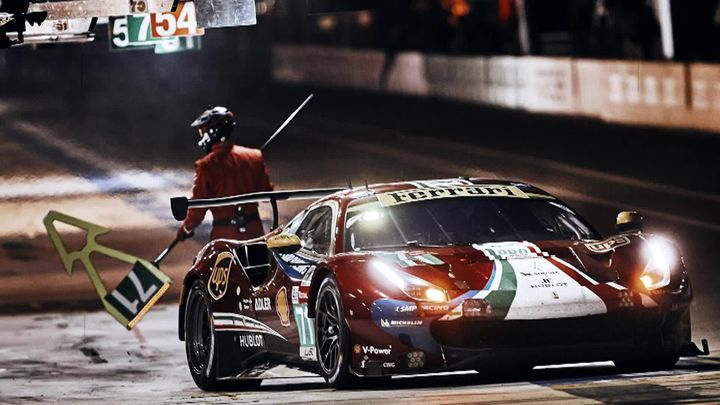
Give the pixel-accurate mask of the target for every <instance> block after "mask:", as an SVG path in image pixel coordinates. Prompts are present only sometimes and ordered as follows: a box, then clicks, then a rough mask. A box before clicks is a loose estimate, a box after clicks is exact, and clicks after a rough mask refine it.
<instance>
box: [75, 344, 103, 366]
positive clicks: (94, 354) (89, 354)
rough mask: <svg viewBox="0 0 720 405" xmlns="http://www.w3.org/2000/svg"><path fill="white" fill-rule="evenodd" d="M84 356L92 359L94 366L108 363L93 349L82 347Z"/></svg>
mask: <svg viewBox="0 0 720 405" xmlns="http://www.w3.org/2000/svg"><path fill="white" fill-rule="evenodd" d="M80 351H81V352H82V354H84V355H85V356H87V357H89V358H90V361H91V362H92V363H93V364H99V363H107V362H108V361H107V360H105V359H103V358H102V357H100V353H98V351H97V350H95V349H94V348H92V347H81V348H80Z"/></svg>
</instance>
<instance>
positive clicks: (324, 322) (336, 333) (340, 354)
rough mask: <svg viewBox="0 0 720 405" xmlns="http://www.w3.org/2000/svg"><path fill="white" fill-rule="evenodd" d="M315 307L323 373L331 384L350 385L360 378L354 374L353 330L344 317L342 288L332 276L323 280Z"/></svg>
mask: <svg viewBox="0 0 720 405" xmlns="http://www.w3.org/2000/svg"><path fill="white" fill-rule="evenodd" d="M315 307H316V310H315V336H316V339H315V341H316V346H317V354H318V362H319V363H320V372H321V374H322V376H323V378H325V381H326V382H327V383H328V384H329V385H330V386H332V387H334V388H348V387H350V386H352V385H354V382H355V380H356V379H357V378H356V377H355V376H353V375H352V374H350V363H351V362H352V355H351V353H350V330H349V328H348V327H347V323H346V321H345V317H344V316H343V314H344V311H343V306H342V299H341V297H340V289H339V288H338V286H337V282H336V281H335V279H334V278H333V277H332V276H327V277H326V278H325V279H324V280H323V281H322V282H321V283H320V288H319V290H318V295H317V301H316V304H315Z"/></svg>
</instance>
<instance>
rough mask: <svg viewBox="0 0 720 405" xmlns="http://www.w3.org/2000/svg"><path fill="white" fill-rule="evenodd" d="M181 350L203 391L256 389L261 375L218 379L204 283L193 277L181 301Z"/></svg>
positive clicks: (193, 376) (209, 310) (210, 319)
mask: <svg viewBox="0 0 720 405" xmlns="http://www.w3.org/2000/svg"><path fill="white" fill-rule="evenodd" d="M184 327H185V354H186V356H187V362H188V368H189V369H190V374H191V375H192V378H193V380H194V381H195V384H196V385H197V386H198V388H200V389H202V390H204V391H236V390H243V389H256V388H258V387H259V386H260V384H261V383H262V379H247V380H218V379H217V374H216V370H215V369H216V366H217V363H216V362H215V359H216V358H217V354H218V353H217V347H216V346H215V341H216V339H215V328H214V327H213V324H212V309H211V307H210V299H209V298H208V293H207V290H206V289H205V283H203V282H202V281H201V280H195V282H194V283H193V284H192V286H191V287H190V291H189V292H188V295H187V300H186V301H185V325H184Z"/></svg>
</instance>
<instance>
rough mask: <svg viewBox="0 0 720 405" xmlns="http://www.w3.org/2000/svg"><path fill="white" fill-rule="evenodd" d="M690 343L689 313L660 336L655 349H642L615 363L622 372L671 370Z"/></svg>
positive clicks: (614, 361)
mask: <svg viewBox="0 0 720 405" xmlns="http://www.w3.org/2000/svg"><path fill="white" fill-rule="evenodd" d="M688 342H690V312H689V311H688V312H686V313H684V314H683V315H682V316H681V317H680V319H679V320H678V321H676V322H675V323H673V324H671V325H668V327H666V328H664V329H663V330H662V331H661V332H660V333H659V334H658V342H656V344H655V345H654V347H653V346H651V347H649V348H640V349H638V351H637V352H635V353H632V354H626V355H624V356H622V357H619V358H616V359H614V360H613V363H615V367H616V368H617V369H618V371H621V372H637V371H655V370H667V369H671V368H673V367H674V366H675V364H676V363H677V362H678V360H679V359H680V353H681V351H682V349H683V347H684V346H686V345H687V343H688Z"/></svg>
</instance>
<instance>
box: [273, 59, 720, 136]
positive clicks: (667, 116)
mask: <svg viewBox="0 0 720 405" xmlns="http://www.w3.org/2000/svg"><path fill="white" fill-rule="evenodd" d="M383 71H385V73H383ZM273 78H274V79H275V80H276V81H281V82H292V83H302V84H311V85H321V86H332V87H342V88H355V89H362V90H370V91H378V92H388V93H397V94H409V95H417V96H432V97H442V98H447V99H453V100H460V101H467V102H472V103H480V104H488V105H494V106H500V107H507V108H514V109H523V110H527V111H530V112H539V113H550V114H569V115H584V116H589V117H596V118H600V119H603V120H605V121H609V122H617V123H623V124H637V125H652V126H660V127H675V128H691V129H700V130H706V131H720V65H711V64H702V63H675V62H644V61H609V60H592V59H572V58H548V57H512V56H490V57H485V56H446V55H431V54H430V55H426V54H421V53H417V52H402V53H398V54H396V55H395V58H394V61H393V63H390V64H388V66H385V54H384V53H383V52H382V51H379V50H359V49H349V48H334V47H320V46H296V45H292V46H291V45H276V46H274V48H273Z"/></svg>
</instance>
